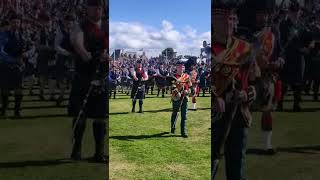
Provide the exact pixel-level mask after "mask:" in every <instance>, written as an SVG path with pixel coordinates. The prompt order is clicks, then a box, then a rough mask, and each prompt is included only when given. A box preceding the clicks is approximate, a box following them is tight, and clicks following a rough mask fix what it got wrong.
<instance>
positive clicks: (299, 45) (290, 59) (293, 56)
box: [278, 2, 310, 112]
mask: <svg viewBox="0 0 320 180" xmlns="http://www.w3.org/2000/svg"><path fill="white" fill-rule="evenodd" d="M300 12H301V11H300V6H299V3H298V2H291V4H290V7H289V13H288V17H287V18H286V19H284V20H283V21H282V22H281V23H280V38H281V39H280V40H281V46H282V51H283V56H284V58H285V61H286V63H285V64H284V66H283V69H282V71H281V73H280V75H281V80H282V82H283V83H282V85H283V87H282V98H281V100H280V102H279V104H278V109H279V110H282V109H283V98H284V96H285V94H286V92H287V89H288V86H291V88H292V90H293V97H294V102H293V111H294V112H299V111H301V107H300V102H301V91H302V86H303V84H304V71H305V60H304V57H303V56H304V53H306V51H307V49H308V46H309V44H310V42H308V41H305V34H304V33H303V28H305V27H304V25H303V24H302V23H301V17H300Z"/></svg>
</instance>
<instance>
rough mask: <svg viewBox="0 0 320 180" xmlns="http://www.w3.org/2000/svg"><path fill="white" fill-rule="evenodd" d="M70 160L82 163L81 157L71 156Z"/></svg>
mask: <svg viewBox="0 0 320 180" xmlns="http://www.w3.org/2000/svg"><path fill="white" fill-rule="evenodd" d="M70 159H71V160H73V161H81V155H75V154H71V156H70Z"/></svg>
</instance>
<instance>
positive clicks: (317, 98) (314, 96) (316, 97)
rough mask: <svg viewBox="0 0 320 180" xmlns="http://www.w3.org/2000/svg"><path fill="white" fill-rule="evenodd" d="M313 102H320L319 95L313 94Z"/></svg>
mask: <svg viewBox="0 0 320 180" xmlns="http://www.w3.org/2000/svg"><path fill="white" fill-rule="evenodd" d="M313 101H319V97H318V93H314V94H313Z"/></svg>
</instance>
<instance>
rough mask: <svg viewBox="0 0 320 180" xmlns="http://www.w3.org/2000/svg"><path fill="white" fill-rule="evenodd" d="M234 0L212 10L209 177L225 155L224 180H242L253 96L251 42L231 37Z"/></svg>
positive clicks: (235, 2)
mask: <svg viewBox="0 0 320 180" xmlns="http://www.w3.org/2000/svg"><path fill="white" fill-rule="evenodd" d="M236 8H237V1H233V2H224V1H222V0H220V1H216V2H215V3H214V4H213V10H212V13H213V14H212V18H213V19H212V25H213V30H214V35H213V46H212V47H213V49H212V50H213V58H214V62H215V63H214V64H213V94H214V103H213V105H212V108H213V109H212V116H213V122H212V123H213V124H212V146H211V150H212V161H211V162H212V166H211V167H212V179H215V176H216V173H217V170H218V165H219V160H220V159H221V158H222V157H223V156H224V157H225V165H226V178H227V180H243V179H245V177H244V165H245V164H244V163H245V153H246V142H247V138H248V127H250V125H251V120H252V117H251V113H250V111H249V104H250V103H251V102H252V101H253V99H254V96H255V90H254V87H252V86H249V75H250V73H249V72H250V71H251V69H252V67H253V63H252V62H251V61H250V58H249V57H250V54H251V51H252V48H251V45H250V44H249V43H248V42H246V41H244V40H240V39H238V38H236V37H234V36H233V34H234V29H235V26H236V22H237V15H236V13H235V9H236Z"/></svg>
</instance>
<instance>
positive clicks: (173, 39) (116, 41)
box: [109, 20, 211, 56]
mask: <svg viewBox="0 0 320 180" xmlns="http://www.w3.org/2000/svg"><path fill="white" fill-rule="evenodd" d="M109 32H110V35H109V36H110V37H109V41H110V49H118V48H120V49H136V50H137V49H141V48H143V49H144V50H146V51H147V53H148V52H149V55H150V56H154V55H158V54H159V53H160V52H161V51H162V50H163V49H165V48H167V47H172V48H174V49H175V50H176V51H177V52H178V54H184V55H187V54H188V55H191V54H192V55H197V56H198V55H199V54H200V48H201V47H202V41H204V40H206V41H207V42H210V40H211V32H210V31H208V32H201V33H198V31H197V30H196V29H194V28H193V27H191V26H189V25H187V26H186V27H185V28H183V30H182V31H178V30H177V29H175V27H174V25H173V24H172V23H171V22H169V21H167V20H163V21H162V22H161V29H156V28H154V27H150V26H147V25H144V24H141V23H136V22H110V29H109Z"/></svg>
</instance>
